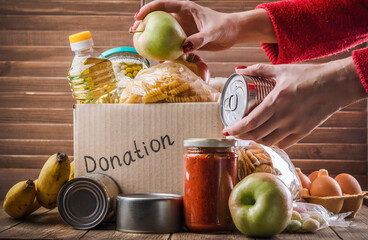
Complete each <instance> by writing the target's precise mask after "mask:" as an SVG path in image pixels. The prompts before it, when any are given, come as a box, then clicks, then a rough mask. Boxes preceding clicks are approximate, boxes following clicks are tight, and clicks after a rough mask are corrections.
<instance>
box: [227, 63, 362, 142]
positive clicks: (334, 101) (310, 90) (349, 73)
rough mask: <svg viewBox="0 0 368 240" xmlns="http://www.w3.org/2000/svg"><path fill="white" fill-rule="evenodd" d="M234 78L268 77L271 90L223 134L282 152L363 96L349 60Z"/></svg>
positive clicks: (269, 68)
mask: <svg viewBox="0 0 368 240" xmlns="http://www.w3.org/2000/svg"><path fill="white" fill-rule="evenodd" d="M237 73H241V74H245V75H253V76H262V77H266V78H273V79H275V80H276V86H275V88H274V89H273V90H272V91H271V92H270V94H269V95H268V96H267V97H266V98H265V99H264V100H263V102H262V103H261V104H260V105H259V106H257V107H256V108H255V109H254V110H253V111H251V112H250V113H249V115H247V116H246V117H244V118H243V119H242V120H241V121H239V122H237V123H235V124H234V125H231V126H228V127H226V128H225V129H224V130H223V134H225V135H227V134H230V135H232V136H234V137H236V138H240V139H248V140H254V141H256V142H258V143H262V144H265V145H269V146H270V145H276V146H278V147H280V148H287V147H289V146H291V145H292V144H294V143H296V142H298V141H299V140H301V139H302V138H304V137H305V136H307V135H308V134H309V133H310V132H311V131H312V130H313V129H315V128H316V127H317V126H319V125H320V124H322V123H323V122H324V121H325V120H326V119H327V118H329V117H330V116H331V115H332V114H333V113H335V112H336V111H338V110H339V109H341V108H342V107H345V106H347V105H349V104H351V103H353V102H355V101H357V100H359V99H362V98H365V97H367V94H366V93H365V90H364V88H363V86H362V84H361V82H360V78H359V76H358V74H357V71H356V68H355V65H354V62H353V60H352V58H351V57H349V58H346V59H342V60H337V61H333V62H329V63H324V64H287V65H267V64H257V65H253V66H250V67H248V68H246V69H238V70H237Z"/></svg>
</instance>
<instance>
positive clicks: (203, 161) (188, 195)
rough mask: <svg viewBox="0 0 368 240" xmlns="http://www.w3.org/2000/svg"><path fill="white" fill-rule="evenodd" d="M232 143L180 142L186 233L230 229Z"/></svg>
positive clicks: (234, 167) (217, 140)
mask: <svg viewBox="0 0 368 240" xmlns="http://www.w3.org/2000/svg"><path fill="white" fill-rule="evenodd" d="M235 145H236V140H234V139H221V138H205V139H204V138H192V139H187V140H185V141H184V146H185V147H186V150H187V151H186V153H185V154H184V199H183V202H184V216H185V224H186V226H187V227H188V228H189V230H190V231H194V232H210V231H229V230H233V229H234V224H233V221H232V219H231V215H230V210H229V206H228V201H229V196H230V193H231V191H232V189H233V187H234V186H235V184H236V183H237V165H236V164H237V161H236V160H237V156H236V154H235V153H234V151H233V147H234V146H235Z"/></svg>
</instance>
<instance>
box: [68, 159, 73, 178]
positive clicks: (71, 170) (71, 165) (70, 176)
mask: <svg viewBox="0 0 368 240" xmlns="http://www.w3.org/2000/svg"><path fill="white" fill-rule="evenodd" d="M72 179H74V161H73V162H71V163H70V175H69V180H68V181H70V180H72Z"/></svg>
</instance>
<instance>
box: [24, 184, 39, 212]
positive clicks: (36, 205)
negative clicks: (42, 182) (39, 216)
mask: <svg viewBox="0 0 368 240" xmlns="http://www.w3.org/2000/svg"><path fill="white" fill-rule="evenodd" d="M37 181H38V179H36V180H34V181H33V182H34V184H35V187H36V185H37ZM36 192H37V188H36ZM40 207H41V204H40V203H39V202H38V201H37V196H36V195H35V198H34V200H33V202H32V204H31V206H29V208H28V210H27V212H26V214H25V216H28V215H30V214H31V213H33V212H34V211H36V210H37V209H39V208H40Z"/></svg>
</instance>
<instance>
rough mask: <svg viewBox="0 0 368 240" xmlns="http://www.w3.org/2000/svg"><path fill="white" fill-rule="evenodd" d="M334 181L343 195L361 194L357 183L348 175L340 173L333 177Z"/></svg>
mask: <svg viewBox="0 0 368 240" xmlns="http://www.w3.org/2000/svg"><path fill="white" fill-rule="evenodd" d="M335 180H336V182H337V183H338V184H339V185H340V188H341V191H342V193H344V194H359V193H361V192H362V188H361V187H360V185H359V183H358V181H357V180H356V179H355V178H354V177H353V176H351V175H350V174H347V173H340V174H339V175H337V176H336V177H335Z"/></svg>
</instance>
